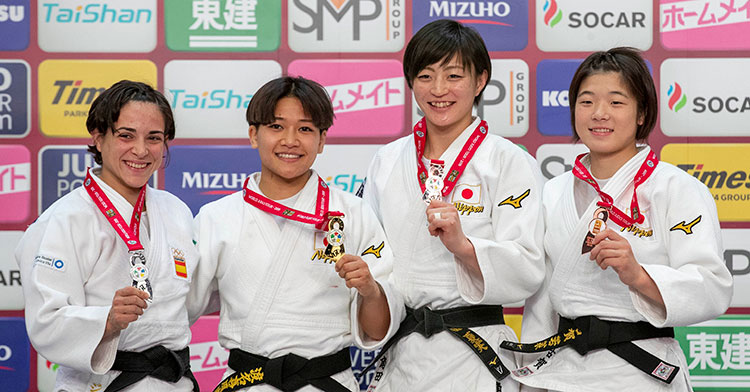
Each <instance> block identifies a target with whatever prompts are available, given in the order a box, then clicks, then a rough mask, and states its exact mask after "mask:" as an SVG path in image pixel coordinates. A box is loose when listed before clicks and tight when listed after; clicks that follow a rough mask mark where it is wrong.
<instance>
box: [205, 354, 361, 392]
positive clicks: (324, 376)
mask: <svg viewBox="0 0 750 392" xmlns="http://www.w3.org/2000/svg"><path fill="white" fill-rule="evenodd" d="M228 366H229V367H230V368H232V369H234V370H235V372H234V373H232V374H231V375H229V377H227V378H225V379H224V380H222V381H221V382H220V383H219V385H217V386H216V388H215V389H214V392H231V391H236V390H239V389H242V388H248V387H253V386H256V385H260V384H268V385H271V386H273V387H275V388H278V389H279V390H282V391H296V390H298V389H300V388H302V387H304V386H306V385H308V384H309V385H312V386H314V387H316V388H318V389H320V390H322V391H325V392H350V391H349V390H348V389H347V388H345V387H344V386H342V385H341V384H339V383H338V381H336V380H334V379H332V378H331V376H332V375H334V374H336V373H341V372H343V371H344V370H347V369H351V367H352V361H351V358H350V357H349V347H346V348H343V349H342V350H341V351H339V352H337V353H334V354H330V355H325V356H321V357H315V358H312V359H306V358H303V357H300V356H299V355H295V354H287V355H284V356H281V357H278V358H272V359H269V358H266V357H262V356H260V355H255V354H250V353H248V352H246V351H242V350H240V349H238V348H233V349H231V350H229V363H228Z"/></svg>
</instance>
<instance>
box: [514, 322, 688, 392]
mask: <svg viewBox="0 0 750 392" xmlns="http://www.w3.org/2000/svg"><path fill="white" fill-rule="evenodd" d="M665 337H668V338H674V330H673V329H672V328H657V327H654V326H653V325H651V324H649V323H647V322H645V321H639V322H624V321H607V320H602V319H600V318H598V317H595V316H584V317H579V318H576V319H569V318H566V317H562V316H560V322H559V325H558V328H557V334H555V335H552V336H550V337H549V338H547V339H544V340H541V341H539V342H536V343H517V342H511V341H507V340H506V341H504V342H502V343H501V344H500V347H501V348H504V349H506V350H511V351H517V352H524V353H538V352H543V351H548V350H553V349H556V348H559V347H565V346H570V347H572V348H573V349H575V350H576V351H577V352H578V353H579V354H581V355H586V353H588V352H589V351H592V350H597V349H607V350H609V351H611V352H612V353H613V354H615V355H617V356H618V357H620V358H622V359H624V360H625V361H627V362H628V363H630V364H631V365H633V366H635V367H636V368H638V369H640V370H641V371H643V372H645V373H646V374H648V375H650V376H652V377H654V378H656V379H657V380H659V381H663V382H666V383H671V382H672V380H673V379H674V378H675V376H676V375H677V372H678V371H679V370H680V368H679V366H675V365H672V364H670V363H667V362H664V361H662V360H660V359H659V358H657V357H655V356H654V355H652V354H651V353H649V352H647V351H645V350H643V349H642V348H640V347H638V346H637V345H635V344H633V341H635V340H642V339H651V338H665Z"/></svg>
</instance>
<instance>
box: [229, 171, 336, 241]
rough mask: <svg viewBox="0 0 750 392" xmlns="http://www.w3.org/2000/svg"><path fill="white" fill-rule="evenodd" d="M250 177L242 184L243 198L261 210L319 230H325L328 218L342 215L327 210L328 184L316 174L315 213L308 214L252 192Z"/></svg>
mask: <svg viewBox="0 0 750 392" xmlns="http://www.w3.org/2000/svg"><path fill="white" fill-rule="evenodd" d="M249 181H250V177H248V178H247V179H245V184H244V185H243V186H242V191H243V198H244V199H245V202H247V203H248V204H250V205H252V206H254V207H256V208H258V209H260V210H261V211H263V212H267V213H269V214H272V215H276V216H279V217H282V218H285V219H291V220H293V221H297V222H302V223H307V224H311V225H315V228H317V229H319V230H326V229H327V227H326V226H327V223H328V219H329V218H330V217H334V216H344V214H343V213H341V212H337V211H331V212H329V211H328V194H329V192H330V190H329V189H328V184H326V182H325V181H323V179H322V178H320V176H318V195H317V197H316V199H317V202H316V203H315V213H314V214H310V213H307V212H304V211H300V210H295V209H294V208H290V207H287V206H285V205H283V204H281V203H277V202H276V201H273V200H271V199H269V198H267V197H265V196H263V195H261V194H259V193H257V192H254V191H253V190H251V189H250V188H248V187H247V184H248V182H249Z"/></svg>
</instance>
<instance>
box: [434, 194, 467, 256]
mask: <svg viewBox="0 0 750 392" xmlns="http://www.w3.org/2000/svg"><path fill="white" fill-rule="evenodd" d="M425 214H426V215H427V222H428V223H429V225H428V226H427V230H429V231H430V235H432V236H433V237H439V238H440V241H441V242H442V243H443V245H445V248H446V249H448V251H450V252H451V253H453V254H454V255H456V257H458V258H462V257H467V256H468V257H471V256H473V255H474V245H473V244H472V243H471V241H469V239H468V238H467V237H466V235H465V234H464V231H463V228H462V227H461V219H460V218H459V217H458V210H456V207H455V206H454V205H453V204H450V203H447V202H444V201H442V200H433V201H432V202H431V203H430V204H429V206H428V207H427V210H426V211H425Z"/></svg>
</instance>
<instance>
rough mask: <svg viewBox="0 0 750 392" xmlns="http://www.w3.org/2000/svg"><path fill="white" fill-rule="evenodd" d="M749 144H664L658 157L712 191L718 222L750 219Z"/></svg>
mask: <svg viewBox="0 0 750 392" xmlns="http://www.w3.org/2000/svg"><path fill="white" fill-rule="evenodd" d="M747 151H750V144H739V143H738V144H732V143H726V144H720V143H713V144H702V143H690V144H667V145H665V146H664V148H662V150H661V158H662V160H663V161H665V162H669V163H671V164H673V165H675V166H677V167H678V168H680V169H682V170H684V171H685V172H686V173H687V174H689V175H691V176H693V177H694V178H695V179H697V180H698V181H700V182H702V183H703V184H704V185H706V187H707V188H708V189H709V191H711V195H713V198H714V201H715V202H716V208H717V210H718V213H719V220H720V221H722V222H746V221H748V220H750V170H748V167H750V158H749V157H748V154H747Z"/></svg>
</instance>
